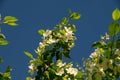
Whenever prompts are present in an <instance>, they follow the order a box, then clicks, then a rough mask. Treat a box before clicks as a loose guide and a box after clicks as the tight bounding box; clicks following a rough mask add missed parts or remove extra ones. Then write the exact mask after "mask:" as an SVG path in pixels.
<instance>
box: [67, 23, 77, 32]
mask: <svg viewBox="0 0 120 80" xmlns="http://www.w3.org/2000/svg"><path fill="white" fill-rule="evenodd" d="M67 27H70V28H71V29H72V30H73V31H74V32H76V27H75V25H74V24H68V26H67Z"/></svg>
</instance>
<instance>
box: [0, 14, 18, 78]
mask: <svg viewBox="0 0 120 80" xmlns="http://www.w3.org/2000/svg"><path fill="white" fill-rule="evenodd" d="M16 21H18V19H17V18H15V17H13V16H5V17H4V19H3V20H2V17H1V16H0V24H8V25H10V26H17V25H18V24H16V23H15V22H16ZM7 44H8V41H7V40H6V37H5V35H4V34H2V33H1V31H0V45H7ZM0 62H3V59H2V58H0ZM10 71H11V69H10V66H8V67H7V68H6V71H5V72H4V73H2V72H0V80H11V75H10Z"/></svg>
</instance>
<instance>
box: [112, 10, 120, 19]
mask: <svg viewBox="0 0 120 80" xmlns="http://www.w3.org/2000/svg"><path fill="white" fill-rule="evenodd" d="M112 18H113V20H119V19H120V10H119V9H118V8H116V9H115V10H114V11H113V12H112Z"/></svg>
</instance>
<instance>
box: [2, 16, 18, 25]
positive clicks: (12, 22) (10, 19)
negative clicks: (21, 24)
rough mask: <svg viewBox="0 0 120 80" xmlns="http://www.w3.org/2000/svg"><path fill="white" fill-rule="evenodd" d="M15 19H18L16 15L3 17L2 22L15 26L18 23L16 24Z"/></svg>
mask: <svg viewBox="0 0 120 80" xmlns="http://www.w3.org/2000/svg"><path fill="white" fill-rule="evenodd" d="M16 21H18V19H17V18H16V17H13V16H6V17H4V23H6V24H8V25H10V26H17V25H18V24H16Z"/></svg>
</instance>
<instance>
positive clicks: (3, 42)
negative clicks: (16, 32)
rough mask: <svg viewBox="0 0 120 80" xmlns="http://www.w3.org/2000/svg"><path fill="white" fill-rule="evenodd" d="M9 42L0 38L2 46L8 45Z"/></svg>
mask: <svg viewBox="0 0 120 80" xmlns="http://www.w3.org/2000/svg"><path fill="white" fill-rule="evenodd" d="M7 44H8V41H7V40H5V39H4V38H0V45H7Z"/></svg>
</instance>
